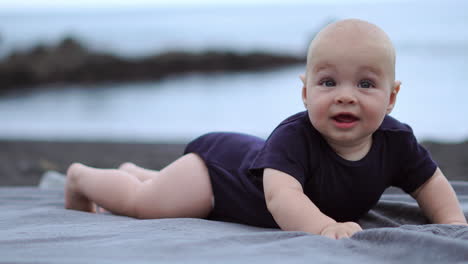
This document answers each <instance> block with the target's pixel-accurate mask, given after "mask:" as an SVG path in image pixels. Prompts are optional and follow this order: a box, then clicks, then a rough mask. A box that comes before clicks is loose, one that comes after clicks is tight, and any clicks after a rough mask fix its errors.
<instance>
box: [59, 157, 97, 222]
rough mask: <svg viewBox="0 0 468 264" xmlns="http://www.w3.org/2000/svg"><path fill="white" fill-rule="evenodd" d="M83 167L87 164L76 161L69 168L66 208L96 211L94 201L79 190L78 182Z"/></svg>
mask: <svg viewBox="0 0 468 264" xmlns="http://www.w3.org/2000/svg"><path fill="white" fill-rule="evenodd" d="M83 168H85V166H84V165H82V164H80V163H74V164H72V165H71V166H70V167H69V168H68V171H67V179H66V183H65V208H67V209H73V210H80V211H85V212H92V213H94V212H96V209H95V205H94V203H93V202H91V201H90V200H89V199H87V198H86V197H85V196H84V195H82V194H80V193H79V191H78V186H77V182H78V180H79V175H80V171H81V170H82V169H83Z"/></svg>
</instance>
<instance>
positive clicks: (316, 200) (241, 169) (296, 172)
mask: <svg viewBox="0 0 468 264" xmlns="http://www.w3.org/2000/svg"><path fill="white" fill-rule="evenodd" d="M301 79H302V81H303V83H304V85H303V88H302V100H303V102H304V105H305V107H306V109H307V111H304V112H300V113H297V114H295V115H293V116H291V117H289V118H287V119H286V120H284V121H283V122H282V123H281V124H279V125H278V127H276V129H275V130H274V131H273V132H272V133H271V135H270V136H269V137H268V139H267V140H266V141H265V140H263V139H260V138H257V137H254V136H249V135H245V134H238V133H211V134H207V135H203V136H201V137H199V138H197V139H195V140H194V141H192V142H190V143H189V144H188V146H187V148H186V150H185V155H184V156H182V157H181V158H179V159H177V160H176V161H174V162H173V163H171V164H169V165H168V166H167V167H165V168H163V169H162V170H161V171H151V170H146V169H143V168H140V167H137V166H136V165H134V164H131V163H125V164H123V165H122V166H120V167H119V169H115V170H114V169H96V168H91V167H87V166H85V165H82V164H79V163H75V164H72V165H71V166H70V168H69V169H68V172H67V184H66V187H65V206H66V208H69V209H76V210H82V211H89V212H93V211H94V210H95V209H94V208H95V204H97V205H99V206H101V207H103V208H105V209H106V210H108V211H110V212H112V213H115V214H120V215H127V216H131V217H135V218H145V219H148V218H174V217H196V218H210V219H218V220H224V221H233V222H237V223H243V224H248V225H255V226H263V227H279V228H281V229H282V230H291V231H304V232H309V233H312V234H320V235H323V236H326V237H330V238H334V239H339V238H344V237H350V236H351V235H353V234H354V233H355V232H358V231H360V230H362V229H361V227H360V226H359V224H357V223H356V221H358V220H359V219H360V218H361V217H362V216H364V215H365V214H366V213H367V212H368V211H369V210H370V209H371V208H372V207H373V206H374V205H375V204H376V203H377V202H378V200H379V198H380V197H381V195H382V193H383V192H384V190H385V189H386V188H387V187H389V186H397V187H400V188H401V189H403V190H404V191H405V192H407V193H409V194H411V196H413V197H414V198H415V199H416V200H417V202H418V204H419V205H420V207H421V209H422V211H423V212H424V214H425V215H426V216H427V218H428V219H429V220H430V221H431V222H433V223H439V224H457V225H466V219H465V216H464V215H463V212H462V211H461V209H460V206H459V203H458V201H457V197H456V195H455V192H454V191H453V189H452V188H451V186H450V184H449V183H448V181H447V179H446V178H445V177H444V175H443V174H442V171H441V170H440V169H439V168H438V167H437V165H436V164H435V162H434V161H433V160H432V159H431V157H430V155H429V153H428V152H427V151H426V150H425V149H424V148H423V147H422V146H420V145H419V144H418V142H417V141H416V138H415V137H414V135H413V132H412V130H411V128H410V127H409V126H408V125H405V124H403V123H400V122H399V121H397V120H396V119H394V118H392V117H390V116H388V114H389V113H390V112H391V111H392V109H393V107H394V106H395V102H396V98H397V94H398V92H399V90H400V82H399V81H395V50H394V47H393V45H392V43H391V41H390V39H389V38H388V37H387V35H386V34H385V33H384V32H383V31H382V30H381V29H380V28H378V27H377V26H375V25H373V24H370V23H368V22H365V21H361V20H356V19H347V20H342V21H338V22H336V23H333V24H330V25H328V26H327V27H325V28H324V29H323V30H321V31H320V32H319V33H318V34H317V35H316V37H315V38H314V40H313V41H312V43H311V44H310V47H309V51H308V55H307V67H306V73H305V75H304V76H301Z"/></svg>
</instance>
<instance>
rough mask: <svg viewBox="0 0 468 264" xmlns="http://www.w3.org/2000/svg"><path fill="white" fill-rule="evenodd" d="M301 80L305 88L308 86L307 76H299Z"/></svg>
mask: <svg viewBox="0 0 468 264" xmlns="http://www.w3.org/2000/svg"><path fill="white" fill-rule="evenodd" d="M299 78H301V81H302V84H304V86H305V85H306V80H305V75H304V74H301V75H299Z"/></svg>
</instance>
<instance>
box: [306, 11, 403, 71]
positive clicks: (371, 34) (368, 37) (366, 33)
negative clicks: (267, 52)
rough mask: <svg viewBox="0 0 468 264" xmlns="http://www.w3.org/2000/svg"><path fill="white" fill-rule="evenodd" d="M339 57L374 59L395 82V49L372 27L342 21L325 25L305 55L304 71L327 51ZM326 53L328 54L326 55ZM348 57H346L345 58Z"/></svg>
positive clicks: (352, 20)
mask: <svg viewBox="0 0 468 264" xmlns="http://www.w3.org/2000/svg"><path fill="white" fill-rule="evenodd" d="M330 51H331V52H333V53H334V55H336V56H337V57H340V58H347V57H349V56H351V55H353V56H360V55H361V56H367V57H370V55H372V56H374V55H375V56H374V57H375V58H374V59H375V60H378V61H379V64H381V65H383V66H384V68H385V70H388V71H390V72H389V74H390V75H391V76H392V79H393V80H394V79H395V49H394V47H393V44H392V42H391V40H390V38H389V37H388V36H387V34H386V33H385V32H384V31H383V30H382V29H380V28H379V27H377V26H376V25H374V24H371V23H369V22H366V21H363V20H358V19H345V20H340V21H338V22H335V23H332V24H329V25H327V26H326V27H325V28H323V29H322V30H321V31H320V32H319V33H318V34H317V35H316V36H315V38H314V39H313V40H312V42H311V44H310V46H309V50H308V53H307V72H306V74H308V73H310V72H311V71H312V69H311V67H313V65H315V64H316V63H317V62H318V61H319V60H323V59H326V58H324V56H327V55H328V54H329V52H330ZM327 52H328V53H327ZM348 55H349V56H348Z"/></svg>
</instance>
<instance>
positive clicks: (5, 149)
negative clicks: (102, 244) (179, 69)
mask: <svg viewBox="0 0 468 264" xmlns="http://www.w3.org/2000/svg"><path fill="white" fill-rule="evenodd" d="M423 145H424V146H426V148H427V149H428V150H429V151H430V152H431V154H432V156H433V158H434V160H436V161H437V162H438V164H439V166H440V167H441V169H442V170H443V171H444V173H445V175H446V176H447V178H448V179H449V180H465V181H466V180H468V141H465V142H461V143H453V144H449V143H436V142H424V143H423ZM184 147H185V143H105V142H52V141H6V140H1V141H0V186H18V185H37V184H38V182H39V179H40V177H41V176H42V174H43V173H44V172H45V171H48V170H56V171H59V172H61V173H65V171H66V169H67V167H68V166H69V165H70V164H71V163H72V162H82V163H85V164H88V165H90V166H94V167H99V168H115V167H117V166H118V165H120V164H121V163H123V162H126V161H131V162H134V163H135V164H137V165H139V166H143V167H146V168H150V169H161V168H162V167H164V166H165V165H167V164H169V163H170V162H171V161H173V160H174V159H176V158H177V157H179V156H180V155H182V153H183V150H184Z"/></svg>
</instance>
